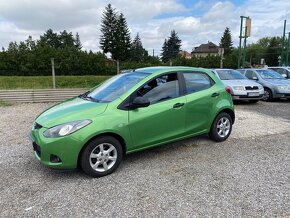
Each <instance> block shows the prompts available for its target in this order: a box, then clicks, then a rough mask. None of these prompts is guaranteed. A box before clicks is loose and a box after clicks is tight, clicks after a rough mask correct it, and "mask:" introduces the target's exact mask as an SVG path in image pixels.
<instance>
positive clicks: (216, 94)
mask: <svg viewBox="0 0 290 218" xmlns="http://www.w3.org/2000/svg"><path fill="white" fill-rule="evenodd" d="M219 95H220V93H218V92H215V93H212V95H211V97H217V96H219Z"/></svg>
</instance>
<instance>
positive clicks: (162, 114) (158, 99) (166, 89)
mask: <svg viewBox="0 0 290 218" xmlns="http://www.w3.org/2000/svg"><path fill="white" fill-rule="evenodd" d="M135 96H144V97H147V98H148V99H149V101H150V105H149V106H148V107H143V108H137V109H134V110H130V111H129V129H130V133H131V137H132V141H133V144H134V147H133V149H139V148H142V147H148V146H151V145H154V144H158V143H162V142H165V141H168V140H171V139H174V138H177V137H180V136H182V135H183V134H184V128H185V107H184V105H185V102H186V99H185V97H184V96H181V87H180V82H179V80H178V75H177V73H169V74H165V75H162V76H160V77H157V78H155V79H153V80H151V81H149V82H148V83H146V84H145V85H144V86H143V87H141V88H140V89H139V90H138V91H137V92H136V93H135Z"/></svg>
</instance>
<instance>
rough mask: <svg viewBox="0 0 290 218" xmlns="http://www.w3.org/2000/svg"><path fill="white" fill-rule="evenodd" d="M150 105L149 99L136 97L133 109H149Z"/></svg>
mask: <svg viewBox="0 0 290 218" xmlns="http://www.w3.org/2000/svg"><path fill="white" fill-rule="evenodd" d="M149 105H150V101H149V99H148V98H146V97H144V96H143V97H136V98H135V99H134V100H133V102H132V106H133V108H139V107H148V106H149Z"/></svg>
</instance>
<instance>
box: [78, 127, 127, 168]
mask: <svg viewBox="0 0 290 218" xmlns="http://www.w3.org/2000/svg"><path fill="white" fill-rule="evenodd" d="M101 136H111V137H113V138H115V139H117V140H118V141H119V142H120V143H121V146H122V149H123V155H125V154H126V152H127V147H126V142H125V139H124V138H123V137H122V136H120V135H119V134H117V133H114V132H104V133H100V134H97V135H95V136H93V137H91V138H90V139H89V140H88V141H87V142H86V143H85V144H84V145H83V147H82V149H81V150H80V152H79V155H78V162H77V165H78V166H79V163H80V157H81V154H82V152H83V150H84V149H85V148H86V146H87V145H88V144H89V143H90V142H91V141H92V140H94V139H96V138H99V137H101Z"/></svg>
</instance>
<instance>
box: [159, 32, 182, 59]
mask: <svg viewBox="0 0 290 218" xmlns="http://www.w3.org/2000/svg"><path fill="white" fill-rule="evenodd" d="M180 47H181V40H180V39H179V37H178V35H177V32H175V30H172V31H171V34H170V37H169V38H168V40H165V42H164V44H163V47H162V53H161V56H162V58H161V59H162V61H163V62H168V61H172V60H173V59H175V58H177V57H178V53H179V52H180Z"/></svg>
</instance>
